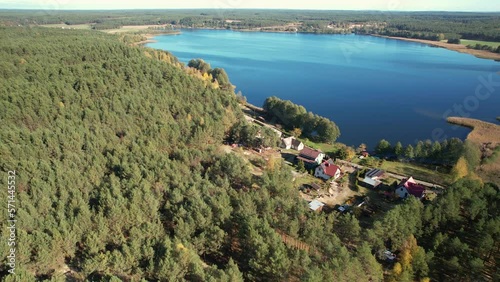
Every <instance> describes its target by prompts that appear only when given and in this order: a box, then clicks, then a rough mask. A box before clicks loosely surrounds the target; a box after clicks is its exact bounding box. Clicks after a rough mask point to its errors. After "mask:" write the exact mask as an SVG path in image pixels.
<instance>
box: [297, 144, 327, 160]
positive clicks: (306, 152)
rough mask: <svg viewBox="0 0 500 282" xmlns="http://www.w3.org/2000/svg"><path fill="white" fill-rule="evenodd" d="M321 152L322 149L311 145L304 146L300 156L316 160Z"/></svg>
mask: <svg viewBox="0 0 500 282" xmlns="http://www.w3.org/2000/svg"><path fill="white" fill-rule="evenodd" d="M321 153H322V152H321V151H320V150H314V149H312V148H309V147H304V149H302V151H300V156H301V157H304V158H308V159H312V160H315V159H316V158H317V157H318V156H319V154H321Z"/></svg>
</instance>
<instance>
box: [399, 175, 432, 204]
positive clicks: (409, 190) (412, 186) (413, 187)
mask: <svg viewBox="0 0 500 282" xmlns="http://www.w3.org/2000/svg"><path fill="white" fill-rule="evenodd" d="M425 190H426V189H425V187H424V186H422V185H419V184H417V182H416V181H415V179H413V177H410V178H409V179H403V181H402V182H401V183H400V184H399V186H398V188H396V194H397V195H398V196H399V197H400V198H403V199H404V198H407V197H408V196H410V195H412V196H414V197H417V198H419V199H421V198H423V197H424V196H425Z"/></svg>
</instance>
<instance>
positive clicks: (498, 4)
mask: <svg viewBox="0 0 500 282" xmlns="http://www.w3.org/2000/svg"><path fill="white" fill-rule="evenodd" d="M0 8H1V9H54V10H67V9H85V10H86V9H95V10H100V9H193V8H210V9H248V8H264V9H314V10H315V9H318V10H384V11H471V12H472V11H474V12H476V11H479V12H499V11H500V1H499V0H418V1H416V0H350V1H345V0H288V1H282V0H280V1H275V0H180V1H173V0H0Z"/></svg>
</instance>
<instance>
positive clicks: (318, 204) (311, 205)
mask: <svg viewBox="0 0 500 282" xmlns="http://www.w3.org/2000/svg"><path fill="white" fill-rule="evenodd" d="M324 205H325V204H323V203H322V202H320V201H318V200H313V201H311V202H310V203H309V208H310V209H311V210H313V211H317V210H318V209H320V208H322V207H323V206H324Z"/></svg>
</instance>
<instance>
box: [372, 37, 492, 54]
mask: <svg viewBox="0 0 500 282" xmlns="http://www.w3.org/2000/svg"><path fill="white" fill-rule="evenodd" d="M372 36H376V37H382V38H388V39H395V40H403V41H410V42H417V43H422V44H427V45H431V46H435V47H440V48H445V49H448V50H452V51H456V52H460V53H464V54H469V55H474V56H476V57H478V58H481V59H490V60H495V61H500V54H497V53H493V52H489V51H485V50H475V49H469V48H467V46H464V45H460V44H450V43H446V42H440V41H431V40H423V39H414V38H406V37H393V36H383V35H375V34H374V35H372Z"/></svg>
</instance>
